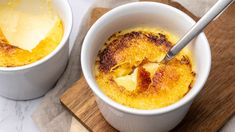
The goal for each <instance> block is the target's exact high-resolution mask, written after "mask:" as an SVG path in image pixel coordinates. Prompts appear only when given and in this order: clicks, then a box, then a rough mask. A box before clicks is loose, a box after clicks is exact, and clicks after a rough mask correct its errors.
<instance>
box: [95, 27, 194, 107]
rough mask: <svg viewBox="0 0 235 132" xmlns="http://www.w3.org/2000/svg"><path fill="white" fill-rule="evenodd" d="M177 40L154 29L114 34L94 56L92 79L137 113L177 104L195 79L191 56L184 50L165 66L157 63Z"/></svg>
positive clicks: (130, 30) (136, 29) (167, 33)
mask: <svg viewBox="0 0 235 132" xmlns="http://www.w3.org/2000/svg"><path fill="white" fill-rule="evenodd" d="M177 40H178V38H177V37H176V36H175V35H173V34H171V33H169V32H166V31H164V30H161V29H158V28H153V27H136V28H131V29H126V30H122V31H120V32H117V33H115V34H113V35H112V36H111V37H110V38H108V40H107V41H106V42H105V44H104V46H103V47H102V48H101V50H100V51H99V53H98V55H97V59H96V63H95V79H96V82H97V84H98V86H99V87H100V89H101V90H102V91H103V92H104V93H105V94H106V95H107V96H108V97H110V98H111V99H113V100H114V101H116V102H118V103H120V104H123V105H125V106H128V107H131V108H137V109H156V108H162V107H165V106H168V105H171V104H173V103H175V102H177V101H179V100H180V99H181V98H182V97H184V95H186V94H187V92H188V91H189V90H190V88H191V87H192V85H193V82H194V79H195V72H194V65H193V58H192V54H191V52H190V51H189V49H187V48H185V49H183V50H182V51H181V52H180V53H179V54H178V55H177V56H176V57H175V58H174V59H173V60H171V61H170V62H169V63H167V64H162V63H152V62H154V61H158V62H160V61H161V60H162V59H163V58H164V56H165V55H166V53H167V52H168V51H169V49H170V48H171V47H172V46H173V45H174V44H175V43H176V42H177Z"/></svg>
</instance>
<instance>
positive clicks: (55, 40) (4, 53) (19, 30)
mask: <svg viewBox="0 0 235 132" xmlns="http://www.w3.org/2000/svg"><path fill="white" fill-rule="evenodd" d="M38 3H40V4H39V5H37V4H38ZM27 4H29V5H30V6H28V5H27ZM31 6H32V7H31ZM36 7H37V8H38V9H35V8H36ZM44 8H45V9H44ZM31 10H32V11H31ZM63 34H64V27H63V24H62V21H61V19H60V18H59V16H58V15H57V13H56V12H54V10H52V8H51V5H50V1H47V0H44V1H41V0H36V1H27V0H9V1H8V3H0V67H17V66H24V65H28V64H31V63H34V62H36V61H38V60H40V59H42V58H44V57H45V56H47V55H48V54H50V53H51V52H52V51H53V50H55V49H56V47H57V46H58V45H59V43H60V41H61V40H62V37H63Z"/></svg>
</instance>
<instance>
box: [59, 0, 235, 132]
mask: <svg viewBox="0 0 235 132" xmlns="http://www.w3.org/2000/svg"><path fill="white" fill-rule="evenodd" d="M161 2H164V3H167V4H170V5H172V6H175V7H177V8H179V9H181V10H183V11H184V12H186V13H187V14H189V15H190V16H192V14H191V13H189V12H188V11H187V10H186V9H185V8H183V7H181V6H180V5H179V4H175V3H171V2H169V1H168V0H161ZM107 11H108V9H104V8H96V9H94V10H93V12H92V15H91V16H92V18H91V22H90V23H91V24H92V23H94V22H95V20H97V19H98V18H99V17H100V16H101V15H102V14H104V13H105V12H107ZM192 17H193V18H194V19H195V20H197V19H198V18H196V17H195V16H192ZM205 33H206V36H207V38H208V40H209V43H210V46H211V50H212V69H211V73H210V76H209V79H208V81H207V82H206V84H205V86H204V88H203V90H202V91H201V92H200V94H199V95H198V96H197V97H196V99H195V101H194V103H193V104H192V107H191V108H190V110H189V112H188V114H187V115H186V117H185V119H184V120H183V121H182V122H181V123H180V124H179V125H178V126H177V127H176V128H175V129H174V130H173V131H190V132H191V131H198V132H200V131H217V130H219V129H220V128H221V127H222V126H223V125H224V123H225V122H226V121H227V120H228V119H229V118H230V117H232V116H233V115H234V114H235V77H234V75H235V3H233V4H232V5H231V6H230V7H229V8H228V10H226V11H225V12H224V13H223V14H222V15H221V16H220V17H219V18H218V19H217V20H215V21H213V22H212V23H211V24H210V25H209V26H208V27H207V28H206V29H205ZM61 103H62V104H63V105H64V106H65V107H66V108H68V110H69V111H71V113H72V114H73V115H74V116H75V117H76V118H77V119H78V120H79V121H80V122H81V123H82V124H83V125H84V126H85V127H86V128H88V129H89V130H91V131H95V132H99V131H102V132H104V131H107V132H112V131H116V130H115V129H114V128H112V127H111V126H110V125H109V124H108V123H107V122H106V121H105V120H104V118H103V117H102V115H101V113H100V112H99V110H98V108H97V106H96V102H95V97H94V95H93V94H92V92H91V90H90V88H89V87H88V85H87V83H86V81H85V79H84V77H82V78H81V79H80V80H78V81H77V82H76V83H75V84H74V85H73V86H72V87H71V88H70V89H68V90H67V91H66V92H65V93H64V94H63V95H62V96H61Z"/></svg>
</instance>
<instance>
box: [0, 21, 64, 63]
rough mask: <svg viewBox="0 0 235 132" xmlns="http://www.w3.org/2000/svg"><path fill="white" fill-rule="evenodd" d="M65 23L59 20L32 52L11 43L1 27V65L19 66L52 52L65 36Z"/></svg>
mask: <svg viewBox="0 0 235 132" xmlns="http://www.w3.org/2000/svg"><path fill="white" fill-rule="evenodd" d="M63 32H64V31H63V24H62V21H61V20H59V21H57V22H56V24H55V26H54V27H53V28H52V30H51V31H50V32H49V33H48V35H47V37H46V38H45V39H44V40H42V41H41V42H40V43H39V44H38V45H37V47H36V48H34V49H33V50H32V52H30V51H27V50H23V49H20V48H18V47H15V46H12V45H10V44H9V43H8V42H7V40H6V39H5V37H4V35H3V34H2V32H1V29H0V67H17V66H23V65H27V64H31V63H33V62H36V61H38V60H40V59H42V58H44V57H45V56H47V55H48V54H50V53H51V52H52V51H53V50H54V49H55V48H56V47H57V46H58V44H59V43H60V41H61V39H62V37H63Z"/></svg>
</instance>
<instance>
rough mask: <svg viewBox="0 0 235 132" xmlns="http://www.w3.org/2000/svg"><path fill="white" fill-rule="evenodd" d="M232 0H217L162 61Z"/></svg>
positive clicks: (174, 53)
mask: <svg viewBox="0 0 235 132" xmlns="http://www.w3.org/2000/svg"><path fill="white" fill-rule="evenodd" d="M232 2H233V0H219V1H218V2H217V3H216V4H215V5H214V6H213V7H212V8H211V9H210V10H209V11H208V12H207V13H206V14H205V15H204V16H203V17H202V18H201V19H200V20H199V21H198V22H197V23H196V24H195V25H194V26H193V27H192V28H191V29H190V30H189V32H187V33H186V34H185V35H184V37H182V38H181V39H180V40H179V41H178V42H177V43H176V45H175V46H173V47H172V48H171V49H170V51H169V52H168V53H167V55H166V57H165V58H164V59H163V61H164V62H167V61H169V60H170V59H172V58H173V57H174V56H175V55H176V54H178V53H179V52H180V51H181V50H182V49H183V48H184V47H185V46H186V45H188V44H189V42H190V41H191V40H192V39H193V38H194V37H195V36H197V35H198V34H199V33H200V32H201V31H202V30H203V29H204V28H205V27H206V26H207V25H208V24H209V23H210V22H211V21H212V20H213V19H214V18H215V17H216V16H217V15H219V14H220V13H221V12H222V11H223V10H225V8H226V7H228V6H229V5H230V4H231V3H232Z"/></svg>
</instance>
